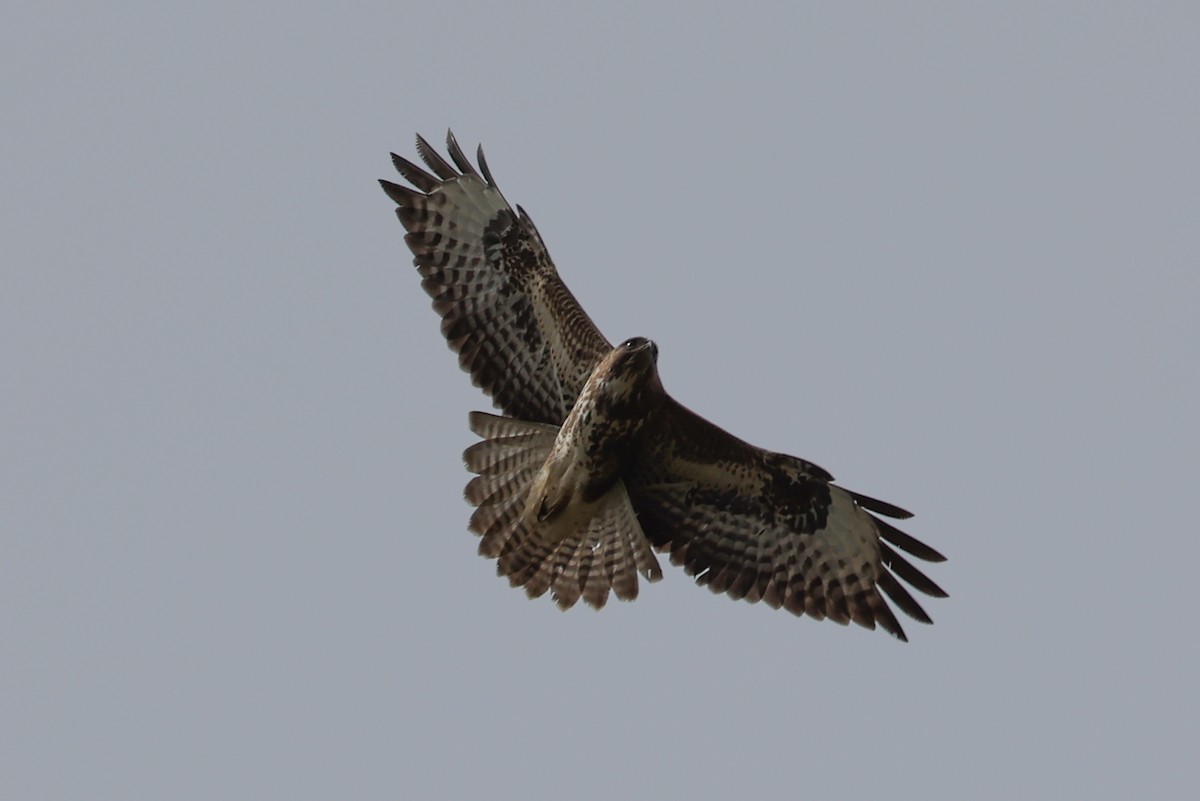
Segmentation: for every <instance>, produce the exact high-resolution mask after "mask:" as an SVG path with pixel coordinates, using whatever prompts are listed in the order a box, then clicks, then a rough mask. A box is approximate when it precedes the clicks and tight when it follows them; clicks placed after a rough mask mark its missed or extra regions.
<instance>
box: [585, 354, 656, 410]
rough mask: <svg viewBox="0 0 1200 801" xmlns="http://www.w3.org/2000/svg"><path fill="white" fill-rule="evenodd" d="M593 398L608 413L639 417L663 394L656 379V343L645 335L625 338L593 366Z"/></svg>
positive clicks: (652, 406)
mask: <svg viewBox="0 0 1200 801" xmlns="http://www.w3.org/2000/svg"><path fill="white" fill-rule="evenodd" d="M592 379H593V380H598V381H599V386H598V387H597V389H598V390H599V392H598V393H597V401H598V402H599V403H602V404H604V406H605V407H606V411H607V412H608V413H609V414H612V415H616V416H630V417H641V416H644V415H645V414H647V413H649V412H650V411H652V410H653V408H654V407H656V406H657V405H658V402H659V401H660V400H661V398H662V397H663V388H662V383H661V382H660V381H659V380H658V345H655V344H654V342H653V341H652V340H649V339H646V338H645V337H634V338H632V339H627V340H625V341H624V342H622V343H621V344H620V345H618V346H617V347H615V348H613V349H612V350H611V351H609V353H608V355H607V356H605V357H604V359H602V360H601V361H600V364H598V365H596V369H595V371H594V372H593V373H592Z"/></svg>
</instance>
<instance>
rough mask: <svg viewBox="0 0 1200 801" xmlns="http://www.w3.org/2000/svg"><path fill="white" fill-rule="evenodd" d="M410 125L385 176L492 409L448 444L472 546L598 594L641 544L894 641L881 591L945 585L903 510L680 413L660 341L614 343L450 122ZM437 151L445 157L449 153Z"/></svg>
mask: <svg viewBox="0 0 1200 801" xmlns="http://www.w3.org/2000/svg"><path fill="white" fill-rule="evenodd" d="M446 146H447V151H448V153H449V156H450V161H447V160H446V159H445V158H443V157H442V156H440V155H439V154H438V153H437V151H436V150H435V149H434V148H432V147H430V145H429V143H428V142H426V141H425V140H424V139H423V138H421V137H419V136H418V137H417V153H418V154H419V156H420V157H421V160H422V161H424V163H425V165H426V168H422V167H419V166H417V165H416V164H414V163H413V162H411V161H409V160H407V159H404V158H402V157H400V156H397V155H395V154H392V162H393V163H394V164H395V166H396V169H397V170H398V171H399V172H400V174H401V175H402V176H403V177H404V178H405V179H406V180H407V181H408V183H409V184H411V187H407V186H401V185H399V184H396V183H392V182H390V181H386V180H382V181H380V184H381V185H382V186H383V190H384V192H386V193H387V195H388V196H389V197H390V198H391V199H392V200H393V201H395V203H396V204H397V209H396V214H397V215H398V216H399V218H400V222H401V223H402V224H403V225H404V228H405V229H406V230H407V234H406V235H405V237H404V241H405V243H406V244H407V245H408V247H409V249H410V250H411V251H412V254H413V257H414V259H413V261H414V264H415V265H416V268H417V271H418V272H419V273H420V275H421V279H422V281H421V284H422V286H423V287H424V289H425V291H426V292H427V293H428V294H429V295H430V297H431V298H433V308H434V309H435V310H436V311H437V313H438V314H439V315H440V316H441V318H442V324H441V328H442V334H443V335H444V336H445V338H446V340H447V342H448V343H449V345H450V347H451V348H452V349H453V350H454V351H455V352H457V353H458V359H459V364H460V365H461V366H462V368H463V369H464V370H466V371H467V372H468V373H470V375H471V379H472V381H473V382H474V383H475V384H476V385H477V386H479V387H480V388H481V389H483V391H484V392H485V393H487V394H488V395H489V396H490V397H491V398H492V401H493V403H494V404H495V406H496V407H497V408H498V409H499V410H500V411H501V412H502V415H493V414H487V413H484V412H472V413H471V414H470V416H469V421H470V426H471V430H472V431H473V432H474V433H475V434H477V435H478V436H479V437H480V438H481V441H480V442H478V443H476V444H475V445H473V446H471V447H470V448H468V449H467V450H466V452H465V453H464V454H463V458H464V460H465V461H466V465H467V468H468V469H469V470H470V471H471V472H472V473H475V474H476V475H475V477H474V478H473V479H472V480H471V481H470V483H468V484H467V487H466V498H467V500H468V501H469V502H470V503H471V504H472V505H473V506H475V507H476V509H475V511H474V513H473V514H472V516H471V521H470V528H471V530H472V531H473V532H475V533H476V534H478V535H480V537H481V541H480V545H479V552H480V553H481V554H482V555H483V556H486V557H489V558H493V559H495V560H497V570H498V573H499V574H500V575H502V576H505V577H507V578H508V580H509V581H510V583H511V584H512V585H513V586H514V587H516V586H519V587H524V588H525V591H526V593H527V594H528V595H529V596H530V597H538V596H541V595H544V594H545V593H546V592H550V593H551V594H552V595H553V597H554V599H555V601H556V602H557V603H558V605H559V606H560V607H561V608H563V609H569V608H570V607H572V606H574V605H575V603H576V602H577V601H579V599H580V598H582V599H583V600H584V601H585V602H586V603H587V604H589V605H591V606H593V607H595V608H597V609H599V608H600V607H602V606H604V604H605V602H606V601H607V600H608V596H609V593H610V591H611V592H612V594H614V595H616V597H617V598H620V599H622V600H633V599H634V598H636V597H637V594H638V576H639V575H640V576H641V577H642V578H644V579H646V580H647V581H657V580H659V579H660V578H661V577H662V572H661V570H660V568H659V565H658V560H657V558H656V557H655V551H658V552H662V553H667V554H669V555H670V560H671V562H672V563H673V564H675V565H679V566H682V567H683V569H684V570H685V571H686V572H687V573H688V575H691V576H694V577H695V580H696V583H697V584H699V585H701V586H707V587H708V588H709V589H710V590H712V591H713V592H716V593H725V594H726V595H728V596H730V597H731V598H734V599H744V600H747V601H750V602H756V601H762V602H763V603H765V604H767V605H769V606H772V607H775V608H780V607H782V608H784V609H787V610H788V611H790V612H792V613H794V614H796V615H809V616H811V617H813V618H817V619H825V618H828V619H829V620H833V621H836V622H838V623H841V624H843V625H845V624H848V623H849V622H850V621H854V622H855V623H857V624H859V625H862V626H865V627H866V628H870V629H873V628H875V626H876V625H878V626H880V627H881V628H883V629H884V630H886V631H888V632H890V633H891V634H892V635H894V636H895V637H898V638H899V639H901V640H906V639H907V637H906V636H905V633H904V629H903V628H902V627H901V625H900V622H899V621H898V620H897V619H896V615H895V614H894V613H893V611H892V609H891V607H890V606H889V605H888V603H887V602H886V601H885V600H884V597H885V596H886V597H887V598H888V599H890V600H891V602H892V603H893V604H894V605H895V606H896V607H897V608H899V609H900V610H902V611H903V612H905V613H906V614H907V615H908V616H910V617H912V618H913V619H915V620H918V621H921V622H923V623H930V622H932V621H931V620H930V618H929V616H928V615H927V614H926V613H925V611H924V610H923V609H922V608H921V606H920V604H919V603H918V602H917V601H916V600H915V599H914V598H913V596H912V595H911V594H910V593H909V591H908V590H907V589H906V588H905V587H904V585H903V584H901V583H900V580H901V579H902V580H903V581H904V582H906V583H907V584H909V585H910V586H911V587H913V588H915V589H917V590H919V591H920V592H922V593H924V594H926V595H929V596H933V597H939V598H940V597H945V596H946V593H945V592H944V591H943V590H942V589H941V588H940V587H938V585H937V584H935V583H934V582H933V581H932V580H931V579H930V578H929V577H927V576H926V575H925V574H924V573H922V572H921V571H920V570H919V569H918V568H916V567H915V566H914V565H913V564H912V563H911V562H910V561H908V560H907V559H906V558H905V556H903V555H901V553H900V552H901V551H903V552H905V553H907V554H909V555H911V556H913V557H916V558H918V559H923V560H926V561H929V562H940V561H944V559H945V557H944V556H942V555H941V554H940V553H938V552H937V551H935V550H934V549H933V548H931V547H929V546H928V545H925V544H924V543H922V542H920V541H918V540H916V539H914V538H913V537H911V536H909V535H908V534H905V533H903V532H901V531H900V530H899V529H897V528H895V527H894V526H893V525H892V524H891V523H888V522H887V521H886V520H884V519H883V518H894V519H903V518H908V517H911V516H912V515H911V514H910V513H909V512H906V511H904V510H903V509H901V508H899V507H897V506H893V505H892V504H890V503H884V502H883V501H879V500H876V499H874V498H871V497H868V496H866V495H862V494H859V493H857V492H851V491H850V490H847V489H844V488H842V487H840V486H838V485H836V484H834V483H833V476H831V475H830V474H829V473H827V472H826V471H825V470H822V469H821V468H820V467H818V466H816V465H815V464H812V463H811V462H807V461H804V460H803V459H798V458H796V457H793V456H787V455H784V454H782V453H775V452H772V451H768V450H763V449H762V448H757V447H755V446H753V445H750V444H749V443H746V442H743V441H742V440H740V439H738V438H737V437H735V436H733V435H732V434H729V433H727V432H725V431H724V430H722V429H720V428H718V427H717V426H715V425H713V424H712V423H710V422H708V421H707V420H705V419H703V418H702V417H700V416H699V415H697V414H695V413H693V412H691V411H689V410H688V409H687V408H685V407H684V406H683V405H681V404H680V403H678V402H677V401H676V400H675V399H674V398H672V397H671V396H670V395H669V394H667V392H666V390H664V389H663V386H662V383H661V382H660V380H659V376H658V369H657V361H658V347H657V346H656V345H655V344H654V343H653V342H652V341H650V340H648V339H645V338H642V337H634V338H632V339H627V340H625V341H624V342H622V343H620V344H619V345H616V346H615V347H614V346H613V345H612V344H611V343H610V342H609V341H608V340H607V339H605V337H604V335H603V334H601V333H600V331H599V330H598V329H597V328H596V326H595V325H594V324H593V323H592V321H591V319H589V317H588V315H587V314H586V313H585V312H584V310H583V308H582V307H581V306H580V305H579V303H578V302H577V301H576V300H575V297H574V295H572V294H571V292H570V290H568V289H567V286H566V284H564V283H563V281H562V279H560V278H559V276H558V271H557V269H556V268H555V266H554V263H553V262H552V261H551V259H550V254H549V252H548V251H547V249H546V245H545V243H543V241H542V238H541V236H540V235H539V234H538V231H537V228H535V227H534V224H533V220H532V219H530V217H529V215H528V214H526V213H525V211H524V210H523V209H522V208H521V207H520V206H517V207H516V208H513V207H512V206H510V205H509V203H508V201H507V200H505V199H504V195H503V194H501V192H500V189H499V187H497V186H496V181H495V179H494V178H493V177H492V173H491V170H489V169H488V164H487V161H486V160H485V159H484V156H483V149H482V148H480V149H479V150H478V153H477V158H476V161H477V164H478V168H477V167H476V165H474V164H472V163H471V161H470V159H468V158H467V157H466V155H464V153H463V151H462V149H461V148H460V147H459V145H458V143H457V142H456V141H455V139H454V135H453V134H452V133H450V134H448V135H447V141H446ZM451 162H453V163H451Z"/></svg>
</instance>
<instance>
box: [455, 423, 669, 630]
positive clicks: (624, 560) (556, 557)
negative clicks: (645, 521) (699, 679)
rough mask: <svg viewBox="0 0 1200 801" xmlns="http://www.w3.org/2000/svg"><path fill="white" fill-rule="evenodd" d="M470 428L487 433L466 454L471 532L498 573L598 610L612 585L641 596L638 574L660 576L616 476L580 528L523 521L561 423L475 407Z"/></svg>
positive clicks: (530, 590) (568, 603)
mask: <svg viewBox="0 0 1200 801" xmlns="http://www.w3.org/2000/svg"><path fill="white" fill-rule="evenodd" d="M470 424H471V430H472V431H474V432H475V433H476V434H478V435H479V436H481V437H483V441H482V442H477V443H476V444H474V445H472V446H471V447H470V448H468V449H467V450H466V451H465V452H464V453H463V460H464V461H465V462H466V464H467V469H469V470H470V471H471V472H472V473H476V474H477V475H476V476H475V478H473V479H471V481H470V483H468V484H467V489H466V493H465V494H466V498H467V501H468V502H470V503H471V504H472V505H473V506H476V507H478V508H476V510H475V513H474V514H473V515H471V526H470V528H471V530H472V531H474V532H475V533H476V534H479V535H480V536H481V537H482V538H483V539H482V540H481V542H480V544H479V553H480V554H481V555H483V556H487V557H489V558H494V559H497V560H498V565H497V567H498V572H499V573H500V575H502V576H507V577H508V579H509V582H510V583H511V584H512V585H513V586H514V587H522V586H523V587H524V588H525V592H526V594H528V595H529V597H531V598H537V597H539V596H541V595H544V594H545V593H546V591H547V590H551V591H552V594H553V596H554V600H555V602H557V604H558V606H559V607H560V608H562V609H570V608H571V607H572V606H574V605H575V603H576V602H577V601H578V600H579V599H580V598H581V597H582V598H583V600H584V601H585V602H586V603H588V604H589V605H590V606H593V607H595V608H596V609H599V608H601V607H602V606H604V604H605V602H607V601H608V594H609V590H610V589H611V590H612V591H613V593H614V594H615V595H616V596H617V597H618V598H620V599H621V600H626V601H631V600H633V599H634V598H636V597H637V594H638V580H637V577H638V574H639V573H640V574H641V575H642V576H643V577H645V578H646V580H648V581H658V580H659V579H660V578H662V571H661V570H660V569H659V566H658V560H657V559H656V558H655V556H654V552H653V551H652V550H651V547H650V543H649V541H648V540H647V539H646V537H645V535H644V534H643V533H642V529H641V526H640V525H638V522H637V513H636V512H635V511H634V510H633V507H632V505H630V502H629V496H628V494H627V493H626V492H625V487H624V485H623V484H622V483H621V482H618V483H617V484H616V485H615V486H614V487H613V488H612V489H611V490H609V491H608V493H606V494H605V495H604V496H603V497H602V498H601V499H600V501H599V502H598V503H597V505H596V507H595V510H594V513H593V514H592V516H591V517H590V518H589V519H588V520H587V521H586V522H585V523H584V524H583V525H582V526H581V527H580V528H579V529H578V530H577V531H572V532H569V533H568V534H567V535H566V536H565V537H564V536H562V533H561V532H559V533H558V534H554V533H553V532H552V526H550V525H547V524H541V523H538V522H537V521H528V520H525V519H523V513H524V511H525V499H526V496H527V495H528V492H529V487H530V485H531V484H532V483H533V481H534V479H535V478H536V477H537V474H538V470H539V469H540V468H541V466H542V464H543V463H544V462H545V460H546V457H547V456H548V455H549V453H550V450H551V448H553V446H554V441H555V439H556V438H557V436H558V431H559V429H558V426H553V425H547V424H544V423H531V422H525V421H521V420H514V419H512V418H509V417H498V416H496V415H491V414H486V413H484V412H472V413H471V416H470Z"/></svg>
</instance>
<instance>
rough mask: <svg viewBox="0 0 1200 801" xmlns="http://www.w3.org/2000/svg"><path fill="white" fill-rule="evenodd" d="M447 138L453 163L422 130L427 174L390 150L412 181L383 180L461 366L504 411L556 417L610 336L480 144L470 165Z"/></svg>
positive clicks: (542, 419) (555, 420)
mask: <svg viewBox="0 0 1200 801" xmlns="http://www.w3.org/2000/svg"><path fill="white" fill-rule="evenodd" d="M446 147H447V149H448V150H449V153H450V158H451V159H452V160H453V162H454V166H451V165H450V164H449V163H448V162H447V161H446V160H445V159H443V158H442V157H441V156H439V155H438V154H437V152H436V151H435V150H434V149H433V148H432V147H430V146H429V143H428V142H426V141H425V140H424V139H422V138H421V137H419V136H418V137H417V153H418V154H420V156H421V159H422V160H423V161H424V162H425V164H426V165H427V166H428V168H429V169H430V170H432V172H433V174H430V173H429V172H426V171H425V170H424V169H422V168H420V167H418V166H417V165H415V164H413V163H412V162H411V161H408V160H407V159H403V158H401V157H400V156H397V155H395V154H394V153H393V154H392V161H393V163H394V164H395V165H396V169H397V170H399V171H400V174H401V175H403V176H404V177H405V178H406V179H407V180H408V182H409V183H411V184H412V185H413V186H414V187H415V189H410V188H408V187H405V186H400V185H399V184H394V183H391V182H390V181H380V184H381V185H382V186H383V191H384V192H386V193H387V194H388V197H390V198H392V200H394V201H396V204H397V209H396V214H397V216H399V218H400V222H401V223H403V224H404V227H405V228H406V229H407V230H408V234H407V235H406V236H405V237H404V241H405V242H406V243H408V247H409V249H410V250H411V251H412V253H413V257H414V258H413V263H414V264H415V265H416V267H417V270H418V271H419V272H420V273H421V277H422V279H423V280H422V282H421V284H422V286H424V288H425V291H426V292H428V293H429V295H430V297H432V298H433V307H434V309H436V310H437V313H438V314H440V315H441V317H442V334H444V335H445V337H446V340H447V341H448V342H449V344H450V347H451V348H453V349H454V350H455V351H456V352H457V353H458V357H459V363H460V364H461V365H462V367H463V369H464V370H466V371H467V372H469V373H470V374H471V379H472V381H474V383H475V384H476V385H477V386H479V387H481V388H482V389H483V391H484V392H486V393H487V394H488V395H490V396H491V397H492V399H493V401H494V402H495V404H496V406H497V407H498V408H500V409H501V410H503V411H504V412H505V413H506V414H508V415H510V416H513V417H517V418H520V419H522V420H531V421H534V422H539V423H551V424H554V425H559V424H561V423H562V422H563V421H564V420H565V419H566V417H567V414H568V413H569V412H570V411H571V407H572V406H573V405H574V403H575V399H576V398H577V397H578V396H579V393H580V391H581V390H582V389H583V385H584V383H585V382H586V381H587V378H588V376H589V375H590V374H591V372H592V368H593V367H594V366H595V365H596V363H597V362H598V361H599V360H600V358H601V357H602V356H603V355H604V354H606V353H608V351H609V350H611V349H612V346H611V345H610V344H609V343H608V340H606V339H605V338H604V336H603V335H602V334H601V333H600V331H599V330H597V328H596V326H595V325H594V324H593V323H592V321H591V320H590V319H589V318H588V316H587V314H585V313H584V311H583V309H581V308H580V307H579V303H578V302H577V301H576V300H575V297H574V296H573V295H572V294H571V292H570V290H568V289H567V287H566V285H565V284H563V282H562V280H561V279H560V278H559V277H558V271H557V270H555V268H554V263H553V262H552V261H551V260H550V254H549V253H548V252H547V251H546V246H545V244H543V242H542V238H541V237H540V236H539V235H538V232H537V229H536V228H534V225H533V221H532V220H531V219H530V218H529V215H527V214H526V213H525V211H524V210H523V209H522V208H521V207H520V206H518V207H517V209H516V210H515V211H514V210H513V208H512V207H511V206H509V205H508V201H506V200H505V199H504V195H502V194H501V193H500V190H499V189H498V188H497V187H496V181H495V180H494V179H493V178H492V174H491V171H490V170H489V169H488V166H487V161H486V160H485V159H484V157H483V149H482V148H480V149H479V152H478V162H479V169H478V170H476V169H475V167H474V166H472V165H471V162H470V161H469V160H468V159H467V157H466V156H465V155H464V154H463V152H462V149H461V148H460V147H459V146H458V142H456V141H455V140H454V135H453V134H452V133H448V134H447V139H446ZM455 167H457V169H455Z"/></svg>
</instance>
